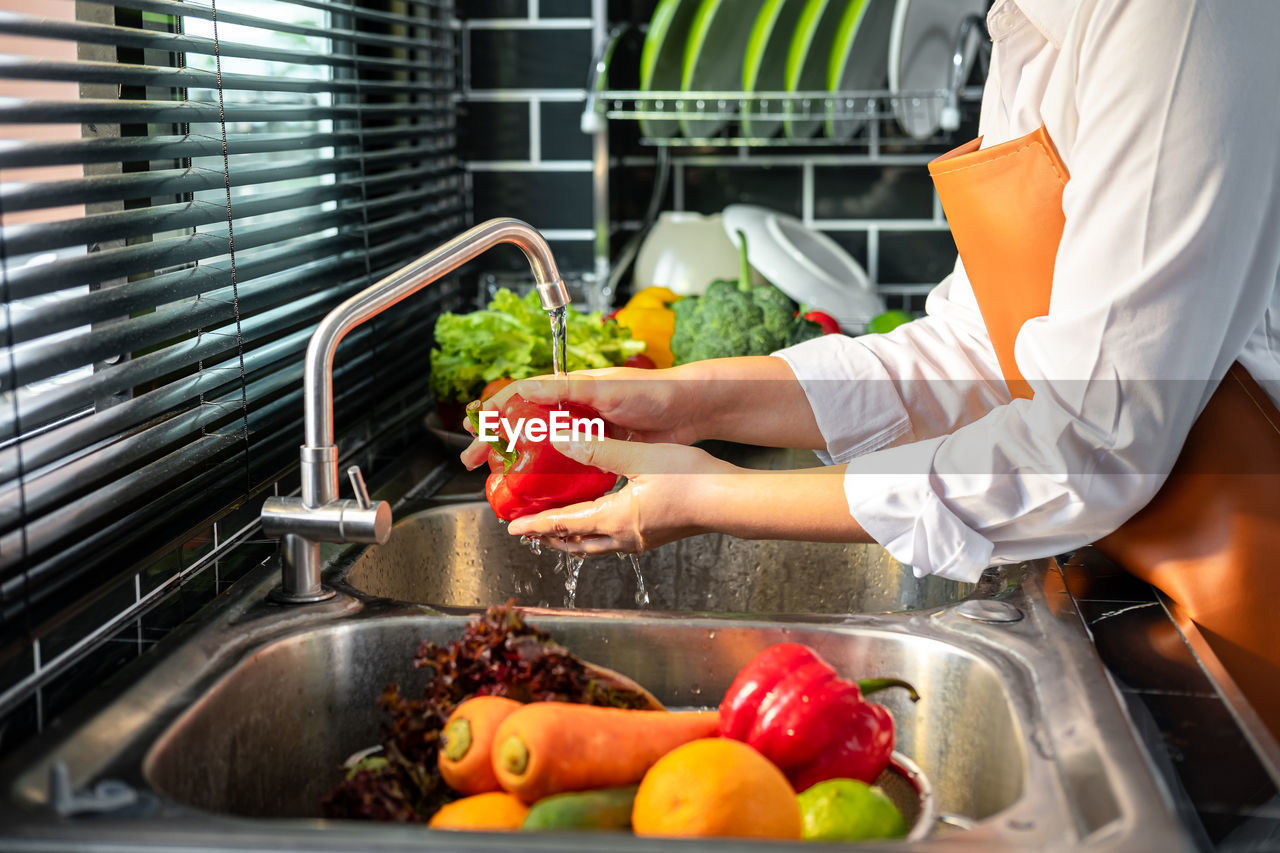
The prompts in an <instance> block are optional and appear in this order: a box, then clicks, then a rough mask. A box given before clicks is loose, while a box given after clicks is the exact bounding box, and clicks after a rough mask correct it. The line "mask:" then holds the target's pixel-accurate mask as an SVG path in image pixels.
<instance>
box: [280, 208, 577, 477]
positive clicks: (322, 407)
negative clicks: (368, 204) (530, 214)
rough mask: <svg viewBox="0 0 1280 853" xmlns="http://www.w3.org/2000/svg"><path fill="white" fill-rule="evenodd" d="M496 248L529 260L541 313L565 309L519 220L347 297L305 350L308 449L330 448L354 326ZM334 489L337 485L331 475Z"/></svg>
mask: <svg viewBox="0 0 1280 853" xmlns="http://www.w3.org/2000/svg"><path fill="white" fill-rule="evenodd" d="M499 243H511V244H512V245H514V246H516V247H517V248H519V249H520V251H522V252H524V254H525V257H526V258H528V259H529V266H530V267H532V269H533V278H534V282H535V286H536V287H537V290H538V296H539V298H540V299H541V300H542V307H543V308H546V309H547V310H548V311H551V310H553V309H556V308H562V307H564V306H565V305H568V304H569V294H568V292H567V291H566V290H565V286H564V282H563V281H562V280H561V279H560V273H559V271H557V270H556V262H555V259H554V258H553V257H552V256H551V249H550V248H549V247H548V246H547V241H546V240H544V239H543V238H542V235H541V234H539V233H538V232H537V231H535V230H534V229H533V228H532V227H531V226H529V225H528V224H526V223H524V222H521V221H520V220H518V219H490V220H489V221H488V222H484V223H481V224H480V225H477V226H476V227H474V228H472V229H470V230H469V231H464V232H463V233H461V234H459V235H458V236H456V237H454V238H453V239H452V240H450V241H449V242H447V243H445V244H444V245H442V246H440V247H439V248H437V249H435V250H433V251H431V252H428V253H427V254H425V255H423V256H422V257H420V258H418V259H417V260H416V261H413V262H411V263H409V264H407V265H405V266H403V267H401V268H400V269H398V270H396V271H395V272H393V273H391V274H390V275H389V276H387V277H386V278H384V279H382V280H381V281H379V282H377V283H376V284H372V285H370V286H369V287H367V288H365V289H364V290H362V291H360V292H359V293H357V294H356V295H355V296H352V297H351V298H350V299H348V300H347V301H345V302H343V303H342V304H341V305H339V306H338V307H336V308H334V309H333V310H332V311H330V312H329V313H328V315H326V316H325V318H324V319H323V320H322V321H321V322H320V325H319V326H317V327H316V331H315V333H314V334H313V335H312V336H311V343H310V344H308V346H307V362H306V371H305V373H304V374H303V383H304V393H305V395H306V443H307V444H308V445H310V446H312V447H324V446H328V445H331V444H333V357H334V354H335V353H336V352H337V350H338V344H339V343H340V342H341V341H342V339H343V338H344V337H346V335H347V334H348V333H349V332H350V331H351V330H352V329H354V328H355V327H356V326H359V325H360V324H361V323H363V322H365V321H366V320H369V319H371V318H373V317H376V316H377V315H378V314H381V313H382V312H383V311H386V310H387V309H388V308H390V307H391V306H392V305H395V304H396V303H397V302H399V301H400V300H402V299H405V298H406V297H408V296H411V295H412V294H414V293H417V292H418V291H419V290H421V289H422V288H424V287H426V286H427V285H428V284H430V283H431V282H433V281H436V280H437V279H440V278H442V277H443V276H446V275H448V274H449V273H451V272H453V271H454V270H455V269H457V268H458V267H460V266H462V265H463V264H465V263H466V262H467V261H470V260H471V259H473V258H475V257H476V256H478V255H481V254H483V253H484V252H486V251H488V250H489V249H491V248H493V247H494V246H496V245H498V244H499ZM334 483H335V484H336V483H337V470H336V469H335V470H334Z"/></svg>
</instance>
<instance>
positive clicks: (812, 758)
mask: <svg viewBox="0 0 1280 853" xmlns="http://www.w3.org/2000/svg"><path fill="white" fill-rule="evenodd" d="M886 687H905V688H906V689H907V690H910V691H911V699H912V701H913V702H914V701H916V700H918V699H919V698H920V697H919V696H918V695H917V694H916V691H915V688H913V687H912V686H911V685H910V684H907V683H906V682H905V681H899V680H897V679H870V680H867V681H859V682H853V681H849V680H847V679H843V678H840V677H839V675H838V674H837V673H836V671H835V669H834V668H832V666H831V665H830V664H828V663H827V662H826V661H825V660H823V659H822V658H821V657H819V656H818V653H817V652H815V651H814V650H813V649H811V648H809V647H808V646H803V645H800V644H798V643H780V644H778V645H775V646H770V647H769V648H767V649H765V650H764V651H763V652H761V653H760V654H758V655H756V657H755V658H754V659H753V660H752V661H751V662H750V663H748V664H747V665H746V666H745V667H743V668H742V670H741V671H740V672H739V673H738V677H737V678H735V679H734V681H733V684H732V686H730V687H729V692H728V693H727V694H725V697H724V701H723V702H722V703H721V705H720V734H721V735H722V736H723V737H727V738H733V739H734V740H740V741H744V742H746V743H747V744H749V745H750V746H752V747H754V748H755V749H756V750H757V751H759V752H760V753H761V754H762V755H764V756H765V757H766V758H768V759H769V760H770V761H772V762H773V763H774V764H776V765H777V766H778V767H779V768H780V769H781V770H782V772H783V773H785V774H786V775H787V778H788V779H789V780H791V784H792V786H793V787H794V788H795V789H796V792H797V793H799V792H800V791H804V790H805V789H807V788H809V787H810V786H812V785H814V784H816V783H818V782H822V781H824V780H826V779H858V780H860V781H862V782H866V783H868V784H870V783H872V782H874V781H875V780H876V777H878V776H879V775H880V774H881V773H882V772H884V769H885V768H886V767H888V766H889V757H890V755H891V754H892V753H893V718H892V717H890V716H889V712H888V711H886V710H885V709H884V708H883V707H882V706H880V705H877V704H875V703H874V702H868V701H867V700H866V699H865V698H864V694H867V693H873V692H875V691H876V690H882V689H884V688H886Z"/></svg>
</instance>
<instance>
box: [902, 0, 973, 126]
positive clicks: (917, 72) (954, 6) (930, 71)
mask: <svg viewBox="0 0 1280 853" xmlns="http://www.w3.org/2000/svg"><path fill="white" fill-rule="evenodd" d="M986 9H987V0H898V6H897V8H896V9H894V14H893V33H892V35H891V37H890V39H889V90H890V91H892V92H894V93H898V92H913V91H920V90H927V91H941V90H944V89H946V88H947V84H948V83H949V82H950V79H951V59H952V57H953V56H954V55H955V47H956V36H957V35H959V32H960V22H961V21H963V20H964V19H965V18H967V17H968V16H969V15H983V14H985V12H986ZM980 38H981V35H980V34H979V33H978V32H977V31H976V30H974V31H972V32H971V33H970V35H969V41H968V43H967V44H966V45H965V66H964V67H965V68H972V67H973V58H974V55H975V54H976V53H977V51H978V44H979V39H980ZM944 105H945V104H944V103H943V101H942V100H940V99H938V98H923V99H920V100H911V99H910V98H895V99H894V109H895V112H897V115H898V124H900V125H902V129H903V130H905V131H906V132H907V134H908V135H910V136H911V137H912V138H914V139H928V138H929V137H931V136H933V135H934V134H935V133H937V132H938V130H939V129H940V128H941V127H942V108H943V106H944Z"/></svg>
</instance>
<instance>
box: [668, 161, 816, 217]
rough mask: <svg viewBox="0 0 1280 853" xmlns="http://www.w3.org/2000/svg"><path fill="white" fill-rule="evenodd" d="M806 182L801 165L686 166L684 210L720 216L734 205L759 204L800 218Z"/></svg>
mask: <svg viewBox="0 0 1280 853" xmlns="http://www.w3.org/2000/svg"><path fill="white" fill-rule="evenodd" d="M803 181H804V174H803V170H802V168H801V167H800V166H767V167H760V166H748V167H740V166H686V167H685V168H684V207H685V209H686V210H696V211H698V212H699V213H718V212H719V211H721V210H724V208H725V207H727V206H728V205H731V204H759V205H763V206H765V207H771V208H773V209H774V210H780V211H782V212H783V213H789V214H791V215H792V216H800V215H801V214H802V212H803V211H802V205H803V200H804V198H803V197H804V184H803Z"/></svg>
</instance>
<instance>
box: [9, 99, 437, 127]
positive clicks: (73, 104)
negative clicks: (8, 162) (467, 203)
mask: <svg viewBox="0 0 1280 853" xmlns="http://www.w3.org/2000/svg"><path fill="white" fill-rule="evenodd" d="M424 96H426V97H430V98H432V99H433V100H434V101H436V103H432V104H430V105H428V104H425V103H416V104H367V105H363V106H359V105H354V104H352V105H345V104H340V105H337V106H329V107H320V106H308V107H299V106H270V105H247V106H237V105H230V106H227V107H226V108H225V109H224V110H223V111H222V112H221V113H220V112H219V111H218V105H217V104H216V103H203V102H199V101H109V100H106V99H92V98H82V99H80V100H78V101H48V100H38V99H29V98H0V121H3V122H7V123H9V124H95V123H101V124H217V123H219V122H220V121H221V120H222V118H223V116H225V118H226V121H227V122H228V123H232V122H252V121H259V122H303V121H328V120H331V119H356V120H359V119H361V118H370V119H372V118H405V117H413V116H418V115H422V114H423V113H433V112H434V113H439V114H445V113H449V112H451V111H452V110H453V106H452V99H451V98H449V97H447V96H441V95H436V94H433V93H430V92H427V93H424Z"/></svg>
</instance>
